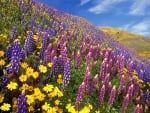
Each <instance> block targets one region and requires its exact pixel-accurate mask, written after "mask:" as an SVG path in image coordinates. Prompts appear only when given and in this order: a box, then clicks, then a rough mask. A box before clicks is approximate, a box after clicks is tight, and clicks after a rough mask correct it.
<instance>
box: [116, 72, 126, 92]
mask: <svg viewBox="0 0 150 113" xmlns="http://www.w3.org/2000/svg"><path fill="white" fill-rule="evenodd" d="M124 84H125V76H124V75H122V76H121V78H120V83H119V88H118V94H120V93H122V91H123V88H124Z"/></svg>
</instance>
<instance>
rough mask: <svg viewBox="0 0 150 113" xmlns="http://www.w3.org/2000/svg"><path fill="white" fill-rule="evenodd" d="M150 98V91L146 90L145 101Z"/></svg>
mask: <svg viewBox="0 0 150 113" xmlns="http://www.w3.org/2000/svg"><path fill="white" fill-rule="evenodd" d="M149 98H150V91H149V89H147V90H146V92H145V93H144V100H145V101H146V100H148V99H149Z"/></svg>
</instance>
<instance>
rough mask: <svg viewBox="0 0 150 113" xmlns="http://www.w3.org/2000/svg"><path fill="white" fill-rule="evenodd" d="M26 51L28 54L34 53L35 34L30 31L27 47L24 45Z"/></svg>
mask: <svg viewBox="0 0 150 113" xmlns="http://www.w3.org/2000/svg"><path fill="white" fill-rule="evenodd" d="M24 49H25V52H26V54H27V55H28V54H32V53H33V51H34V39H33V32H32V31H30V32H28V35H27V38H26V41H25V45H24Z"/></svg>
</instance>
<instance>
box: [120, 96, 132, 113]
mask: <svg viewBox="0 0 150 113" xmlns="http://www.w3.org/2000/svg"><path fill="white" fill-rule="evenodd" d="M129 101H130V97H129V94H127V95H126V96H125V98H124V100H123V103H122V107H121V112H122V113H125V112H126V109H127V107H128V104H129Z"/></svg>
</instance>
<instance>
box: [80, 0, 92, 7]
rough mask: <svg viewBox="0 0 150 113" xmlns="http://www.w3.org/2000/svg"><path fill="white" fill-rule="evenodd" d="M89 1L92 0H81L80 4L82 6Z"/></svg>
mask: <svg viewBox="0 0 150 113" xmlns="http://www.w3.org/2000/svg"><path fill="white" fill-rule="evenodd" d="M88 2H90V0H81V2H80V5H81V6H82V5H84V4H86V3H88Z"/></svg>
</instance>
